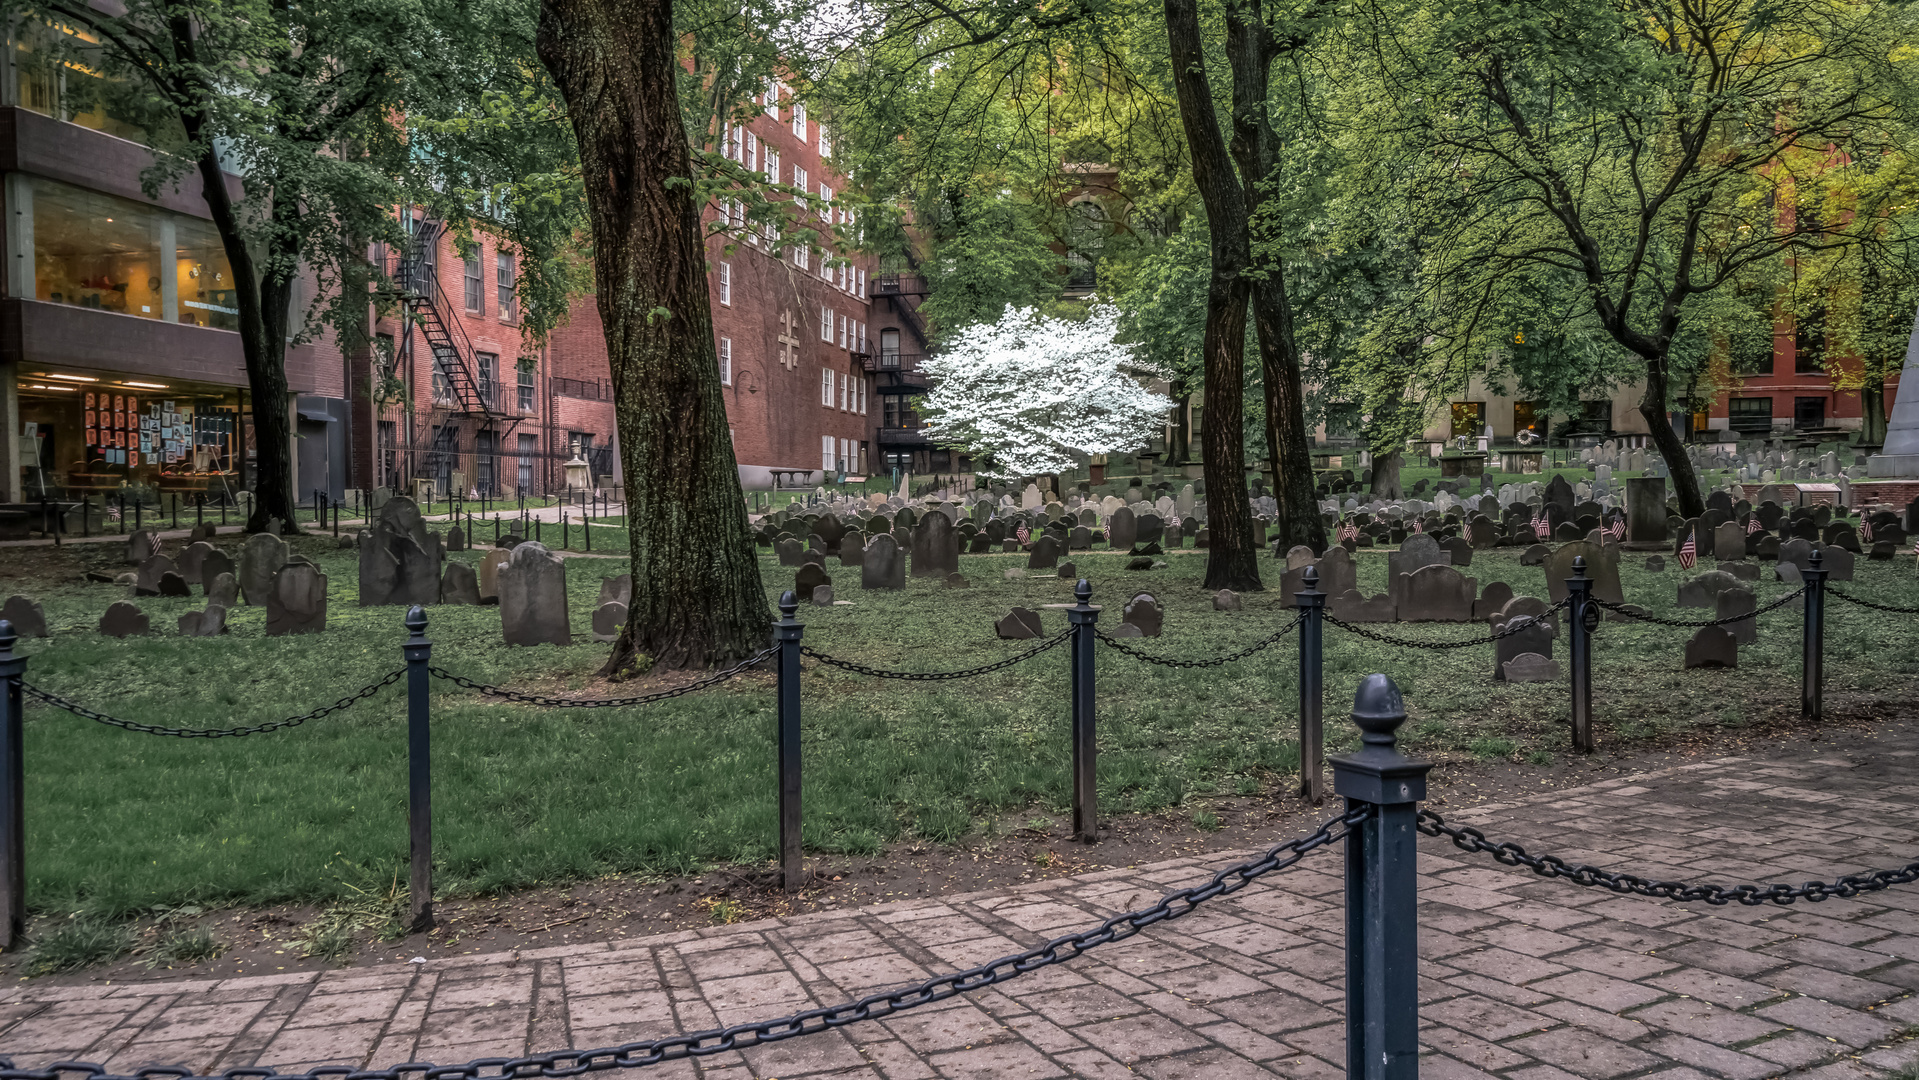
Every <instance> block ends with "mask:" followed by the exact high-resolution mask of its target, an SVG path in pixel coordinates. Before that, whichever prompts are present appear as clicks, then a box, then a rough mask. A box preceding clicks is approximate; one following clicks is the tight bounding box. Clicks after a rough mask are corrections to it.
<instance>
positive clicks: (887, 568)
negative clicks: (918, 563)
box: [860, 533, 957, 589]
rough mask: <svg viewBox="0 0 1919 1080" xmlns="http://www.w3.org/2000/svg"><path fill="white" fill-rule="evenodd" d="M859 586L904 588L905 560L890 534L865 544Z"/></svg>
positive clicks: (884, 534)
mask: <svg viewBox="0 0 1919 1080" xmlns="http://www.w3.org/2000/svg"><path fill="white" fill-rule="evenodd" d="M955 573H957V571H955ZM860 588H862V589H904V588H906V562H905V560H904V559H903V558H902V557H901V554H900V547H899V544H898V543H897V542H895V541H894V539H893V537H892V534H890V533H881V534H880V535H878V536H875V537H874V538H873V539H872V540H871V541H870V542H869V543H868V544H867V545H866V550H865V551H864V552H863V553H862V554H861V556H860Z"/></svg>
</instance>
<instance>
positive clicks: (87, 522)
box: [80, 495, 106, 536]
mask: <svg viewBox="0 0 1919 1080" xmlns="http://www.w3.org/2000/svg"><path fill="white" fill-rule="evenodd" d="M92 504H93V496H91V495H82V496H80V535H81V536H92V535H93V505H92ZM100 512H101V514H103V515H104V514H105V513H106V508H105V507H101V510H100Z"/></svg>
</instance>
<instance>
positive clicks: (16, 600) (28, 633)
mask: <svg viewBox="0 0 1919 1080" xmlns="http://www.w3.org/2000/svg"><path fill="white" fill-rule="evenodd" d="M0 619H4V620H6V621H7V622H10V623H12V624H13V632H14V633H15V634H18V635H19V636H21V637H23V638H30V637H31V638H43V637H51V636H52V635H51V634H49V633H47V613H46V611H45V610H43V609H42V608H41V607H40V601H38V600H31V599H28V598H27V597H24V596H9V597H7V602H6V605H5V606H3V607H0Z"/></svg>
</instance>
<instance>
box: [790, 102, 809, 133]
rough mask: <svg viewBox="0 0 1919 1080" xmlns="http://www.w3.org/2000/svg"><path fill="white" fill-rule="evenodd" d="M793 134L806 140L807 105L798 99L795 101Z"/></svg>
mask: <svg viewBox="0 0 1919 1080" xmlns="http://www.w3.org/2000/svg"><path fill="white" fill-rule="evenodd" d="M793 134H794V135H795V136H796V137H797V138H798V139H799V140H800V141H801V142H805V141H806V106H805V105H803V104H801V103H800V102H797V101H795V102H794V103H793Z"/></svg>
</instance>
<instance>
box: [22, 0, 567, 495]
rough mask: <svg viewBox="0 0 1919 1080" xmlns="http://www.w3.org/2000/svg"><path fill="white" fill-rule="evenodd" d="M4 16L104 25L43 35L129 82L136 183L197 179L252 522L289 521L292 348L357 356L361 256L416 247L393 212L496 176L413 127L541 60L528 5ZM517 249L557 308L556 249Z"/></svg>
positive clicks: (173, 7) (197, 8) (122, 8)
mask: <svg viewBox="0 0 1919 1080" xmlns="http://www.w3.org/2000/svg"><path fill="white" fill-rule="evenodd" d="M6 10H7V13H8V14H10V15H17V16H19V17H21V18H23V19H25V20H26V21H27V23H28V24H29V25H34V24H38V25H45V26H48V27H50V28H56V27H57V28H70V27H75V26H85V27H89V28H90V29H91V30H92V33H91V34H88V35H82V34H74V33H65V32H58V31H55V32H51V33H49V35H48V39H49V41H51V42H54V43H55V49H54V53H55V55H56V56H57V57H58V58H59V59H61V60H63V61H65V62H68V63H72V64H77V65H79V68H80V70H98V71H104V72H106V73H107V74H109V75H111V76H113V77H115V78H116V79H119V80H123V81H124V84H123V85H122V86H118V87H114V86H108V87H107V88H106V89H105V90H104V91H103V92H104V93H110V94H124V96H125V97H126V98H127V99H129V101H130V103H131V104H133V105H135V106H136V107H137V108H138V109H139V110H140V112H141V114H142V115H143V117H144V122H145V125H146V129H147V133H148V135H149V137H150V139H151V141H152V142H153V143H154V145H155V146H156V149H158V150H160V151H161V153H158V154H156V156H155V162H154V165H153V166H152V167H151V168H150V169H149V170H148V171H147V173H146V175H145V176H144V177H143V181H144V183H145V184H146V186H147V188H148V191H149V193H150V194H151V193H153V192H156V191H157V190H158V189H159V188H161V187H165V186H171V185H174V184H177V183H180V182H181V181H183V180H185V179H186V178H187V177H188V176H193V177H194V178H195V179H197V181H198V183H199V186H200V189H201V192H202V194H203V196H204V198H205V200H206V206H207V210H208V213H209V215H210V216H211V218H212V221H213V225H214V227H215V228H216V229H217V230H218V232H219V236H220V240H221V244H222V247H223V249H224V251H225V254H226V256H227V260H228V263H229V265H230V266H231V268H232V271H233V282H232V284H233V290H234V307H235V308H236V309H237V310H238V312H239V315H238V321H239V335H240V345H241V351H242V354H243V356H244V357H245V363H246V371H247V382H248V387H249V390H250V392H251V395H252V399H253V430H254V451H255V455H256V456H255V459H254V466H253V469H254V472H253V493H254V505H253V512H252V514H251V516H250V517H249V518H248V520H247V527H248V528H249V529H256V530H257V529H260V528H263V527H265V525H266V522H267V520H268V519H269V518H279V519H280V520H282V521H289V522H290V521H292V520H293V518H294V504H295V502H296V501H297V499H296V497H295V493H294V491H293V457H292V437H293V431H292V419H291V408H292V402H291V399H290V397H289V388H288V384H287V375H286V349H287V345H288V343H289V342H290V341H300V340H305V339H308V338H311V337H314V336H316V335H318V334H320V333H321V332H322V331H323V330H331V331H332V332H334V333H335V334H336V335H338V336H339V337H340V339H341V344H342V345H343V346H344V347H346V348H348V349H351V348H353V347H355V346H357V345H359V344H361V343H363V342H364V341H365V339H366V335H367V331H368V326H367V319H366V312H367V300H368V296H367V291H368V288H369V286H370V285H371V284H372V283H373V282H374V281H375V280H376V279H377V278H378V276H379V274H378V270H377V269H376V268H375V267H373V266H371V265H370V264H369V263H368V262H367V260H366V249H367V244H368V243H369V242H372V241H387V242H396V243H397V242H400V241H402V240H403V239H404V236H403V235H402V233H401V231H400V225H399V219H398V216H397V215H396V214H395V212H394V208H395V207H396V206H402V205H407V204H409V203H416V202H430V201H444V193H445V192H447V190H448V189H449V187H450V186H451V185H450V184H449V181H450V180H452V179H459V180H464V179H465V178H466V177H467V176H468V175H471V174H476V173H484V172H486V171H487V169H486V167H485V165H484V163H482V162H478V161H468V162H454V163H451V164H453V165H454V172H453V174H451V175H450V174H449V173H448V172H447V171H446V170H445V166H447V165H448V164H449V162H448V161H447V159H446V157H445V155H444V154H440V153H436V152H433V151H431V150H429V149H428V148H427V147H425V146H423V145H419V144H416V143H415V142H414V141H413V140H412V139H410V137H409V131H408V128H407V126H406V123H405V118H407V117H415V118H419V119H421V120H432V119H435V118H451V117H454V116H458V115H462V114H468V113H478V112H479V111H481V109H482V104H481V103H482V101H483V100H484V99H485V98H486V96H487V94H488V93H489V92H497V91H500V90H503V89H505V90H510V89H512V88H513V87H515V86H516V85H517V84H518V83H519V82H520V81H521V80H520V79H519V75H520V74H521V73H523V72H524V69H525V61H526V58H527V57H528V55H529V53H530V44H531V33H532V25H531V20H530V18H529V15H528V12H527V10H526V9H525V8H524V7H523V6H522V5H519V4H516V3H512V2H510V0H481V2H476V3H462V2H457V0H317V2H315V3H310V4H287V3H283V2H279V0H126V2H125V3H121V4H116V5H112V6H111V7H110V8H107V9H104V10H103V9H102V8H100V7H96V6H94V5H90V4H87V3H85V2H84V0H14V2H11V3H8V4H6ZM229 168H232V169H234V170H235V171H237V172H238V173H239V184H238V188H239V191H238V194H237V195H236V194H235V192H234V190H233V188H231V187H230V186H229V174H228V169H229ZM451 209H452V210H453V211H454V213H455V214H458V213H460V212H462V211H461V208H459V207H453V208H451ZM545 235H548V236H550V233H548V234H545ZM521 238H522V239H523V240H524V241H525V243H526V244H527V245H528V246H529V252H528V253H529V254H530V255H531V256H532V257H531V258H530V259H529V260H528V271H529V272H528V274H527V275H526V276H527V279H528V286H527V287H528V289H529V290H530V291H529V295H531V296H535V297H545V296H547V295H548V285H549V284H550V281H551V279H550V278H549V277H548V276H547V273H546V271H547V269H548V266H549V263H550V260H548V259H546V258H544V257H543V256H545V255H546V254H548V252H549V250H550V249H552V248H557V247H559V246H560V245H559V244H558V243H557V242H551V243H546V242H543V240H542V231H541V230H538V229H534V230H528V231H525V232H524V233H523V234H522V237H521ZM308 272H311V273H313V274H315V275H316V276H317V277H318V279H319V286H320V301H319V305H318V307H317V308H316V309H315V310H313V311H311V312H308V311H302V310H297V309H296V306H295V303H294V301H295V299H296V297H297V296H298V291H299V285H298V283H299V281H300V280H301V278H302V276H303V274H305V273H308ZM529 307H531V305H529ZM544 307H545V309H546V310H547V311H548V312H551V311H552V310H553V305H551V304H549V305H544ZM309 316H311V317H309ZM540 318H541V316H540V315H539V314H538V313H537V312H536V313H535V314H534V317H533V320H532V322H531V323H530V325H529V328H530V329H531V330H533V331H534V332H535V333H537V332H538V330H539V329H540V328H541V324H540V321H539V320H540Z"/></svg>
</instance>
